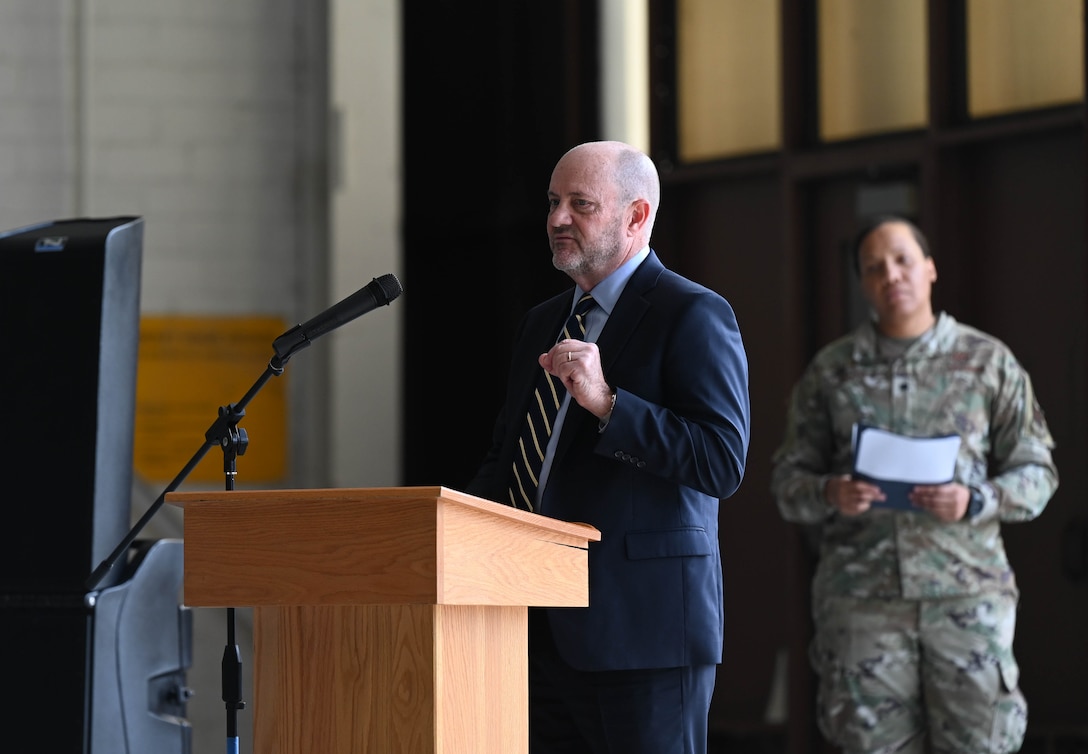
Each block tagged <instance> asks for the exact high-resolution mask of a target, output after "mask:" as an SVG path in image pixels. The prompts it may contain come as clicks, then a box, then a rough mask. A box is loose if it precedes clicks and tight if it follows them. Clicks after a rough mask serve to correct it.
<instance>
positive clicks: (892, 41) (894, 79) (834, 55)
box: [817, 0, 928, 141]
mask: <svg viewBox="0 0 1088 754" xmlns="http://www.w3.org/2000/svg"><path fill="white" fill-rule="evenodd" d="M817 23H818V25H819V32H818V33H819V53H818V56H819V86H820V138H821V139H823V140H825V141H834V140H837V139H849V138H856V137H859V136H869V135H873V134H877V133H881V132H886V131H903V130H910V129H915V128H923V127H925V125H926V122H927V118H928V115H927V112H928V108H927V91H928V86H927V83H926V77H927V69H926V3H924V2H921V0H880V2H873V0H821V1H820V7H819V17H818V21H817Z"/></svg>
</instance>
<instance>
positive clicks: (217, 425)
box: [85, 343, 309, 754]
mask: <svg viewBox="0 0 1088 754" xmlns="http://www.w3.org/2000/svg"><path fill="white" fill-rule="evenodd" d="M306 345H309V344H308V343H307V344H306ZM289 356H290V354H289V353H288V354H286V355H280V354H279V353H277V355H275V356H273V357H272V358H271V359H270V360H269V362H268V366H267V367H266V368H265V371H264V373H263V374H262V375H261V376H260V377H259V378H257V381H256V382H255V383H253V386H252V387H251V388H250V389H249V391H248V392H247V393H246V394H245V395H244V396H243V397H242V400H240V401H238V402H237V403H231V404H229V405H227V406H220V407H219V416H218V417H217V418H216V420H215V421H214V422H212V425H211V426H210V427H209V428H208V431H207V432H205V433H204V444H203V445H201V446H200V449H199V450H197V451H196V453H194V454H193V457H192V458H191V459H189V462H188V463H187V464H185V467H184V468H183V469H182V470H181V471H180V472H178V475H177V476H175V477H174V479H173V480H172V481H171V482H170V484H168V485H167V486H166V489H164V490H163V491H162V494H160V495H159V497H158V498H157V499H156V500H155V502H154V503H152V504H151V506H150V507H149V508H148V509H147V511H146V512H145V513H144V515H143V516H141V517H140V520H139V521H137V522H136V523H135V525H133V527H132V529H130V530H129V532H128V534H126V535H125V537H124V539H122V540H121V543H120V544H118V545H117V547H116V548H115V549H114V551H113V552H112V553H110V555H109V556H108V557H107V558H106V559H105V560H103V561H102V563H100V564H99V566H98V567H97V568H96V569H95V570H94V572H93V573H91V575H90V576H89V577H88V578H87V581H86V582H85V586H86V588H87V591H94V590H95V588H96V587H97V586H98V584H99V583H100V582H101V581H102V579H103V578H105V577H106V575H107V574H108V573H109V572H110V571H111V570H112V569H113V568H114V566H116V565H117V563H118V561H119V560H120V559H121V556H122V555H123V554H124V553H126V552H127V551H128V549H129V548H130V547H131V546H132V543H133V542H134V541H135V540H136V537H137V536H139V533H140V532H141V531H142V530H143V528H144V527H145V526H147V523H148V522H149V521H150V520H151V519H152V517H154V515H155V514H156V513H157V512H158V510H159V509H160V508H161V507H162V505H163V503H164V502H165V501H166V495H167V494H168V493H170V492H173V491H174V490H176V489H177V488H178V487H179V486H180V485H181V483H182V482H183V481H184V480H185V478H186V477H188V476H189V474H190V473H191V472H192V470H193V469H194V468H196V465H197V464H198V463H200V461H201V460H202V459H203V458H204V456H205V455H206V454H207V452H208V451H209V450H210V449H211V448H212V447H213V446H215V445H218V446H220V447H221V448H222V449H223V473H224V475H225V477H226V489H227V491H231V490H233V489H234V479H235V477H236V476H237V473H238V472H237V463H236V460H237V457H238V456H240V455H244V454H245V452H246V448H247V447H248V446H249V438H248V436H247V435H246V431H245V430H244V429H241V428H240V427H238V422H239V421H241V420H242V417H244V416H245V414H246V406H248V405H249V402H250V401H252V400H253V398H254V396H256V395H257V393H258V392H259V391H260V390H261V388H263V387H264V385H265V383H266V382H268V380H269V379H271V378H272V377H279V376H280V375H281V374H283V369H284V367H283V365H284V364H285V363H286V362H287V359H288V358H289ZM241 670H242V660H241V651H240V650H239V649H238V645H237V643H236V638H235V615H234V608H233V607H230V608H227V646H226V647H225V648H224V650H223V660H222V684H223V702H224V703H225V704H226V710H227V754H238V710H241V709H245V706H246V705H245V702H244V701H242V672H241Z"/></svg>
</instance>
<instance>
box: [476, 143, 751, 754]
mask: <svg viewBox="0 0 1088 754" xmlns="http://www.w3.org/2000/svg"><path fill="white" fill-rule="evenodd" d="M548 197H549V212H548V237H549V240H550V245H551V250H552V263H553V264H554V265H555V267H556V268H557V269H559V270H562V271H563V272H565V273H567V275H569V276H570V278H571V279H572V280H573V281H574V283H575V285H576V287H575V288H574V289H573V290H571V291H567V292H565V293H563V294H561V295H559V296H556V297H555V298H552V299H551V300H549V301H546V302H544V303H542V304H540V305H538V306H536V307H535V308H533V309H532V310H531V311H530V312H529V313H528V315H527V316H526V317H525V319H524V320H523V322H522V324H521V327H520V330H519V333H518V336H517V339H516V342H515V345H514V352H513V363H512V367H511V369H510V374H509V382H508V385H507V398H506V404H505V406H504V408H503V410H502V411H501V412H500V415H499V417H498V419H497V421H496V424H495V430H494V436H493V442H492V446H491V448H490V451H489V452H488V454H487V456H486V458H485V460H484V463H483V464H482V465H481V468H480V469H479V471H478V472H477V474H476V476H475V478H474V479H473V480H472V482H471V483H470V484H469V486H468V488H467V490H468V492H470V493H472V494H475V495H478V496H480V497H484V498H489V499H492V500H500V501H505V502H508V503H510V504H512V505H517V506H519V507H524V508H527V509H529V510H534V511H536V512H537V513H540V514H542V515H545V516H550V517H553V518H557V519H562V520H567V521H578V522H584V523H588V524H591V525H592V526H595V527H596V528H597V529H599V530H600V531H601V541H600V542H599V543H594V544H593V545H591V547H590V550H589V607H586V608H530V618H529V684H530V725H529V730H530V750H531V752H532V754H551V753H552V752H568V753H569V752H584V753H585V754H605V752H611V753H614V752H623V754H693V753H696V752H705V751H706V747H707V716H708V712H709V707H710V699H711V695H712V693H713V690H714V680H715V670H716V666H717V664H718V663H720V662H721V659H722V636H723V630H724V612H723V607H722V600H723V597H722V568H721V556H720V551H719V545H718V504H719V500H721V499H723V498H727V497H729V496H730V495H732V494H733V493H734V492H735V491H736V489H737V488H738V486H739V485H740V482H741V478H742V477H743V474H744V466H745V460H746V457H747V453H748V436H749V414H750V411H749V396H748V363H747V358H746V355H745V352H744V346H743V343H742V341H741V335H740V331H739V328H738V326H737V321H736V317H735V316H734V313H733V310H732V307H731V306H730V305H729V303H728V302H727V301H726V300H725V299H724V298H723V297H722V296H720V295H718V294H717V293H715V292H713V291H711V290H709V289H707V288H705V287H703V286H700V285H698V284H696V283H694V282H692V281H690V280H687V279H685V278H683V277H681V276H680V275H678V274H676V273H674V272H672V271H670V270H668V269H666V268H665V267H664V265H663V264H662V263H661V262H660V261H659V260H658V258H657V255H656V254H655V253H654V252H653V250H652V249H650V247H649V241H650V232H651V229H652V228H653V223H654V219H655V215H656V212H657V207H658V202H659V198H660V183H659V179H658V175H657V169H656V168H655V166H654V164H653V162H652V161H651V160H650V158H649V157H647V156H646V155H645V154H643V153H642V152H640V151H639V150H637V149H634V148H633V147H631V146H629V145H627V144H623V143H620V142H590V143H586V144H581V145H579V146H577V147H574V148H573V149H571V150H570V151H569V152H567V153H566V154H565V155H564V156H563V157H562V158H561V159H560V160H559V162H558V164H557V165H556V166H555V169H554V170H553V172H552V178H551V183H550V186H549V188H548ZM587 292H588V293H591V294H592V296H593V298H594V300H595V306H593V308H591V309H590V311H589V313H588V314H587V315H586V316H585V318H584V319H583V321H582V323H581V324H582V327H584V329H585V339H584V340H582V339H580V338H578V337H569V338H566V337H561V339H560V340H559V341H558V342H556V338H557V334H559V333H560V332H561V331H562V329H563V322H564V320H566V319H567V317H568V315H569V314H571V312H572V310H573V308H574V307H575V303H576V302H577V301H578V300H579V299H580V298H582V296H583V294H585V293H587ZM541 369H543V370H544V371H546V372H548V373H549V374H551V375H553V376H554V377H555V378H557V380H559V381H561V383H562V388H559V389H557V391H556V392H557V396H558V397H557V398H556V401H557V402H561V403H562V406H561V408H560V413H559V416H558V417H557V418H555V419H554V425H552V431H551V433H550V437H549V436H548V434H547V432H546V431H545V432H543V433H541V432H539V431H538V433H537V440H538V442H537V441H534V440H530V441H528V442H526V441H524V440H521V439H519V438H520V437H521V433H522V428H523V426H524V425H525V423H526V418H527V415H532V414H533V412H534V411H535V409H536V405H537V400H538V399H537V398H536V397H535V394H534V385H535V384H536V382H537V378H538V376H539V375H540V372H541ZM564 388H565V392H564V391H563V389H564ZM545 392H546V391H545ZM548 421H549V424H550V423H551V421H552V420H548ZM537 445H538V446H539V448H540V454H541V456H542V457H543V468H540V469H539V470H537V469H534V470H531V471H526V469H525V468H524V467H523V466H522V464H523V462H524V461H525V460H526V459H527V456H529V455H531V454H533V453H534V452H536V451H535V450H534V447H536V446H537ZM515 467H517V470H516V471H515Z"/></svg>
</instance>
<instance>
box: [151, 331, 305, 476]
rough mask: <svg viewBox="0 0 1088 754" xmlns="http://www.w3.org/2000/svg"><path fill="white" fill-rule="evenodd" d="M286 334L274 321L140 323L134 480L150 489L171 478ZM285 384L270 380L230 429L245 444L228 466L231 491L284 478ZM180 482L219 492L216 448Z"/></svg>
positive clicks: (252, 380)
mask: <svg viewBox="0 0 1088 754" xmlns="http://www.w3.org/2000/svg"><path fill="white" fill-rule="evenodd" d="M288 327H289V326H288V325H286V324H284V322H283V321H282V320H280V319H277V318H275V317H192V316H184V317H182V316H154V317H152V316H144V317H142V318H141V319H140V351H139V354H140V355H139V369H138V371H137V374H136V434H135V437H134V446H135V459H134V468H135V471H136V473H137V474H138V475H139V476H141V477H143V478H144V479H146V480H148V481H155V482H159V481H161V482H168V481H170V480H172V479H173V478H174V477H176V476H177V475H178V473H180V472H181V470H182V469H184V468H185V465H186V464H187V463H189V461H190V460H191V459H192V458H193V456H194V455H195V454H196V453H197V451H199V450H200V449H201V448H202V447H203V445H204V444H205V442H206V439H205V438H206V435H207V433H208V430H209V429H211V428H212V425H213V424H215V422H216V421H217V419H218V418H219V409H220V407H224V408H226V407H230V406H234V407H236V404H237V403H238V402H239V401H241V400H242V398H243V397H245V395H246V393H248V392H249V390H250V388H251V387H253V385H254V383H256V382H257V380H258V379H259V378H260V377H261V375H262V374H264V371H265V369H267V367H268V360H269V359H270V358H271V357H272V355H273V353H274V352H273V350H272V341H273V340H275V339H276V338H277V337H278V336H279V335H281V334H282V333H283V332H284V331H285V330H287V329H288ZM286 378H287V373H286V372H284V373H283V374H282V375H280V376H279V377H276V376H272V377H270V378H269V379H268V381H267V382H265V384H264V386H263V387H261V389H260V390H259V392H258V393H257V395H256V396H254V397H253V399H252V400H251V401H250V402H249V404H248V405H247V406H245V408H244V411H245V415H244V416H243V417H242V418H241V419H240V420H239V421H238V423H237V425H236V426H237V427H238V428H239V429H242V430H245V434H246V436H247V437H248V440H249V442H248V446H247V447H246V448H245V449H244V453H243V454H242V455H239V456H237V458H236V460H235V467H236V469H237V472H238V475H237V477H236V478H237V480H238V482H239V483H243V482H258V483H266V482H272V481H278V480H282V479H284V478H285V477H286V473H287V400H286V396H287V386H286V384H285V382H284V381H285V380H286ZM186 480H188V481H199V482H211V481H215V480H222V481H223V482H224V486H225V480H226V476H225V470H224V453H223V450H222V448H221V447H220V446H219V445H213V446H212V447H210V448H209V449H208V450H207V451H206V454H205V456H204V458H203V459H202V460H201V461H200V463H199V464H198V465H197V466H196V468H194V469H193V470H192V472H191V473H190V474H189V475H188V476H187V477H186Z"/></svg>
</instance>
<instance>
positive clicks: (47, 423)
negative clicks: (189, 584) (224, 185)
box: [0, 217, 143, 595]
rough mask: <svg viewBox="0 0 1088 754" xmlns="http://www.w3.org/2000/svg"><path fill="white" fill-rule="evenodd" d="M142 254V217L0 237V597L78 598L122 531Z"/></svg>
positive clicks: (126, 520) (127, 505)
mask: <svg viewBox="0 0 1088 754" xmlns="http://www.w3.org/2000/svg"><path fill="white" fill-rule="evenodd" d="M142 254H143V220H142V219H141V218H139V217H115V218H108V219H75V220H60V221H55V222H50V223H43V224H41V225H36V226H32V227H26V228H21V229H18V230H12V231H9V232H6V233H0V354H2V357H3V361H4V368H3V369H2V370H0V400H2V401H3V415H4V425H5V430H6V431H5V433H4V434H5V436H6V438H7V443H6V445H7V447H6V448H5V450H4V451H3V452H2V453H0V478H2V479H3V485H4V503H5V505H4V525H3V527H0V594H34V595H43V594H70V595H74V594H82V592H83V591H84V583H85V581H86V580H87V577H88V576H89V575H90V574H91V572H92V571H93V570H94V569H95V568H96V567H97V566H98V565H99V564H100V563H101V562H102V561H103V560H105V559H106V558H107V557H108V556H109V554H110V553H111V552H112V551H113V550H114V549H115V548H116V547H117V546H118V544H120V542H121V541H122V540H123V539H124V537H125V535H126V534H127V532H128V530H129V524H130V513H129V511H130V509H131V498H132V457H133V431H134V427H135V404H136V357H137V348H138V343H139V318H140V269H141V259H142ZM115 570H116V569H115ZM110 579H112V581H111V580H110ZM116 579H117V575H116V574H113V575H112V576H111V577H108V578H107V579H105V580H103V582H102V583H101V584H99V586H101V587H107V586H109V585H110V584H111V583H115V582H116Z"/></svg>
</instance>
